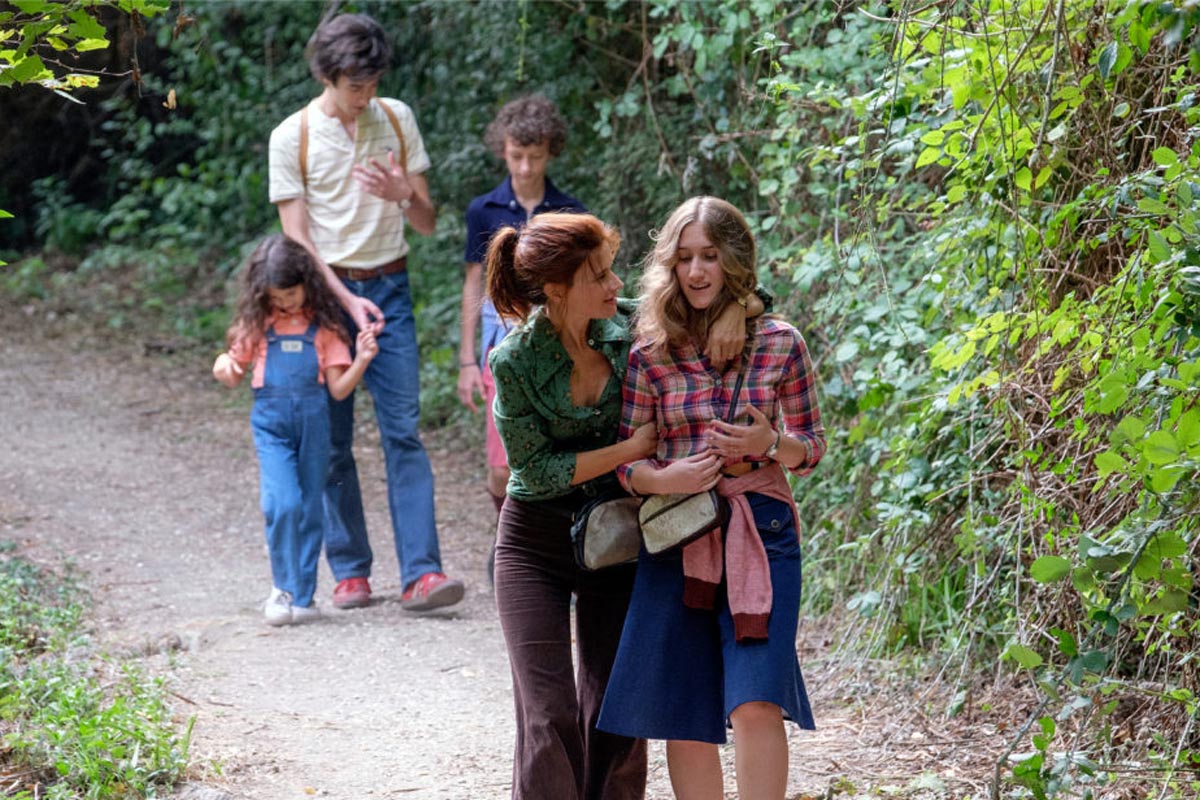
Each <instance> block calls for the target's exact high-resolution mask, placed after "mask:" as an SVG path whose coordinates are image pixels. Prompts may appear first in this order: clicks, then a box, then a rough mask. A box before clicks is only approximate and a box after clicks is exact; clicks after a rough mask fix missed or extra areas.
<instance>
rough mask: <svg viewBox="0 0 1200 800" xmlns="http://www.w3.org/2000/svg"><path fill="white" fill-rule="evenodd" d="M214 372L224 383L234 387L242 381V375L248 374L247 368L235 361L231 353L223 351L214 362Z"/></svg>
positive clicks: (214, 375) (215, 376)
mask: <svg viewBox="0 0 1200 800" xmlns="http://www.w3.org/2000/svg"><path fill="white" fill-rule="evenodd" d="M212 374H213V377H214V378H216V379H217V380H218V381H220V382H221V383H222V384H223V385H225V386H228V387H229V388H230V389H232V388H234V387H235V386H237V385H238V384H239V383H241V382H242V377H243V376H244V375H245V374H246V369H245V368H244V367H243V366H242V365H241V364H239V363H238V362H237V361H235V360H234V358H233V356H231V355H229V353H221V355H219V356H217V360H216V361H215V362H213V368H212Z"/></svg>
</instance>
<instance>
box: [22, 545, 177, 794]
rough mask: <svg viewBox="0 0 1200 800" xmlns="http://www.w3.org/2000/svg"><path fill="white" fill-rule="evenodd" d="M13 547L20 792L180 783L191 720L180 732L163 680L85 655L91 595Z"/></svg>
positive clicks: (139, 788) (112, 790) (135, 789)
mask: <svg viewBox="0 0 1200 800" xmlns="http://www.w3.org/2000/svg"><path fill="white" fill-rule="evenodd" d="M11 549H12V548H11V547H10V546H9V545H7V543H5V544H4V546H3V547H0V730H3V731H4V734H3V737H2V738H0V744H2V747H0V765H3V764H6V763H11V764H14V765H17V766H20V767H21V769H22V772H25V773H27V774H28V775H29V776H30V777H29V778H28V779H27V780H26V781H25V782H24V785H25V786H27V787H28V788H27V789H22V790H20V791H18V793H17V794H16V795H10V796H14V797H17V798H32V797H35V796H36V797H45V798H62V800H66V799H67V798H89V799H90V800H105V799H106V798H129V797H147V796H154V793H155V792H156V791H157V790H158V789H161V788H164V787H169V786H171V785H173V784H174V783H175V782H176V781H177V780H178V779H179V777H180V776H181V775H182V773H183V770H184V769H185V768H186V766H187V751H188V743H189V740H190V736H191V724H190V723H189V725H188V727H187V729H186V730H185V731H184V733H183V735H182V736H180V735H179V734H178V733H177V732H176V730H175V724H174V721H173V719H172V716H171V712H170V708H169V706H168V704H167V703H166V692H165V689H164V687H163V685H162V683H161V681H159V680H151V679H149V678H147V677H146V676H145V675H144V674H142V673H141V672H140V671H139V670H138V669H136V668H135V667H133V666H125V667H115V666H113V665H110V664H107V663H105V662H102V661H99V660H93V661H88V660H86V659H80V658H79V654H80V650H81V647H83V646H84V645H85V644H86V642H85V641H84V639H83V637H82V636H81V631H80V628H81V622H82V614H83V606H82V604H81V603H82V600H83V599H84V598H83V597H82V595H81V591H80V589H79V588H78V587H77V585H76V583H75V581H74V578H73V576H71V575H70V574H67V575H65V576H56V575H52V574H49V573H47V572H46V571H44V570H42V569H40V568H38V567H36V566H34V565H33V564H31V563H30V562H28V561H26V560H24V559H22V558H20V557H17V556H14V555H11V553H10V551H11ZM7 788H12V787H7ZM7 788H6V790H7Z"/></svg>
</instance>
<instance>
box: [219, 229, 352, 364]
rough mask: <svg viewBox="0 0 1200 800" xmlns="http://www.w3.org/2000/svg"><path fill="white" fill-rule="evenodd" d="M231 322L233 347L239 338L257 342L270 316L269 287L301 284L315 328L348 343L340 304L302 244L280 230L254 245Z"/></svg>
mask: <svg viewBox="0 0 1200 800" xmlns="http://www.w3.org/2000/svg"><path fill="white" fill-rule="evenodd" d="M239 284H240V291H239V292H238V300H237V306H236V308H235V309H234V313H233V324H232V325H230V326H229V331H228V333H226V334H225V340H226V343H227V344H228V345H229V346H230V347H232V346H233V344H234V342H236V341H238V340H239V339H246V340H249V341H251V342H254V341H257V340H258V339H259V338H260V337H261V336H262V335H263V328H264V327H265V326H266V323H267V317H269V316H270V315H271V295H270V293H269V290H270V289H290V288H292V287H293V286H299V285H303V286H304V311H305V313H306V314H308V315H309V316H311V317H312V320H313V321H314V322H316V323H317V327H318V328H329V329H331V330H332V331H334V333H336V334H337V335H338V336H339V337H340V338H341V339H342V341H345V342H347V343H349V341H350V338H349V336H348V334H347V333H346V326H345V324H344V323H343V322H342V320H343V315H342V307H341V306H340V305H338V302H337V298H335V297H334V295H333V292H332V291H330V289H329V286H328V285H326V283H325V279H324V278H323V277H322V276H321V273H320V272H319V271H318V270H317V263H316V262H315V261H314V260H313V257H312V255H310V254H309V252H308V250H306V249H304V245H302V244H300V243H299V242H297V241H296V240H295V239H290V238H288V237H287V236H284V235H283V234H282V233H276V234H272V235H271V236H268V237H267V238H266V239H263V240H262V242H261V243H260V244H259V245H258V247H256V248H254V252H253V253H251V255H250V258H249V260H248V261H247V262H246V267H245V269H243V270H242V275H241V280H240V281H239Z"/></svg>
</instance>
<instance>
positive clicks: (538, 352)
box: [488, 299, 637, 500]
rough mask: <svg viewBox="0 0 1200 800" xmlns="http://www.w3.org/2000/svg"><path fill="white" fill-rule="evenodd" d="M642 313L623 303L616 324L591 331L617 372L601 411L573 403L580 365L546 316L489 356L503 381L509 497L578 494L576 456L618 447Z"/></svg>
mask: <svg viewBox="0 0 1200 800" xmlns="http://www.w3.org/2000/svg"><path fill="white" fill-rule="evenodd" d="M636 307H637V304H636V302H635V301H632V300H625V299H621V300H618V301H617V313H616V314H615V315H614V316H613V317H611V318H610V319H596V320H592V322H591V323H590V325H589V327H588V344H589V345H590V346H591V347H592V348H593V349H595V350H596V351H597V352H599V353H600V354H602V355H603V356H604V357H605V358H607V359H608V363H609V364H611V365H612V376H611V377H610V378H609V379H608V384H607V385H606V386H605V387H604V391H603V392H602V393H601V395H600V401H599V402H598V403H597V404H596V405H594V406H576V405H573V404H572V403H571V369H572V368H573V366H574V362H572V361H571V358H570V357H569V356H568V355H567V351H566V349H565V348H564V347H563V345H562V342H560V341H559V339H558V333H557V332H556V331H555V330H554V326H552V325H551V324H550V320H549V319H548V318H547V317H546V315H545V314H544V313H543V312H542V311H538V312H537V313H535V314H534V315H533V316H532V317H530V318H529V320H528V321H527V322H526V323H525V324H524V325H521V326H520V327H518V328H516V329H515V330H513V331H512V332H511V333H509V334H508V336H506V337H505V338H504V341H503V342H501V343H500V344H499V345H497V346H496V347H495V349H493V350H492V351H491V353H490V354H489V355H488V364H489V365H490V366H491V368H492V376H493V377H494V378H495V381H496V400H495V402H494V403H493V405H492V411H493V412H494V414H495V418H496V430H497V431H499V432H500V438H501V439H502V440H503V441H504V450H505V452H506V453H507V455H508V467H509V470H510V472H511V474H510V477H509V479H508V494H509V496H511V497H514V498H516V499H518V500H551V499H553V498H556V497H561V496H563V495H565V494H568V493H570V492H571V491H572V490H574V489H575V488H578V487H574V486H572V485H571V478H572V476H574V474H575V454H576V453H579V452H584V451H587V450H595V449H597V448H599V447H607V446H608V445H610V444H613V443H615V442H616V440H617V426H618V424H619V423H620V421H621V385H622V384H623V383H624V381H625V368H626V365H627V363H628V359H629V345H630V343H631V341H632V334H631V333H630V330H629V322H630V319H629V318H630V315H631V314H632V313H633V311H634V309H635V308H636ZM596 480H597V481H605V482H607V481H610V480H611V477H610V476H602V477H601V478H597V479H596ZM589 483H593V482H589Z"/></svg>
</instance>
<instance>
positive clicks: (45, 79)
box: [0, 0, 168, 98]
mask: <svg viewBox="0 0 1200 800" xmlns="http://www.w3.org/2000/svg"><path fill="white" fill-rule="evenodd" d="M167 7H168V0H70V2H61V0H56V1H53V2H52V0H12V2H11V3H9V4H8V8H7V9H5V10H2V11H0V88H4V87H8V86H13V85H16V84H23V83H36V84H40V85H42V86H44V87H46V88H47V89H53V90H54V91H56V92H58V93H60V94H62V95H63V96H64V97H68V98H69V97H70V95H69V94H67V92H69V91H70V90H71V89H79V88H83V87H95V86H97V85H98V84H99V82H100V78H99V76H98V75H95V74H87V73H86V71H80V72H70V71H65V69H64V67H63V60H62V59H63V55H64V54H82V53H87V52H89V51H92V50H103V49H105V48H107V47H108V45H109V40H108V33H107V31H106V30H105V28H104V25H103V24H101V22H100V19H99V14H100V12H101V10H103V9H105V8H114V9H117V10H119V11H121V12H123V13H124V14H128V15H131V16H133V17H134V18H138V17H153V16H154V15H156V14H160V13H162V12H164V11H166V10H167Z"/></svg>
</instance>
